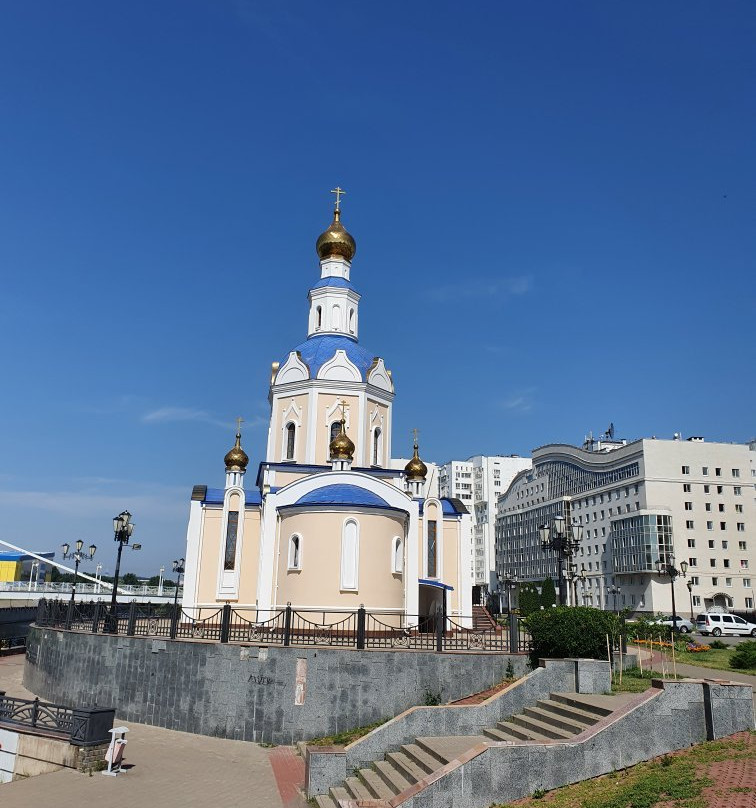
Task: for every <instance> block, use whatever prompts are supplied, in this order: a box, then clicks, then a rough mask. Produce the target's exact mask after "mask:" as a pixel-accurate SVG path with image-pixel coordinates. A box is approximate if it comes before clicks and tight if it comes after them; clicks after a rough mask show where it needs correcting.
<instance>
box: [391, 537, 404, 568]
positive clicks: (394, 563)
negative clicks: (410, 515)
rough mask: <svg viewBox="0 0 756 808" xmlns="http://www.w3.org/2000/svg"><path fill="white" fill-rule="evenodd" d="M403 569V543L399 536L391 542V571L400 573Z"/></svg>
mask: <svg viewBox="0 0 756 808" xmlns="http://www.w3.org/2000/svg"><path fill="white" fill-rule="evenodd" d="M403 570H404V545H403V542H402V540H401V539H400V538H399V536H394V538H393V540H392V542H391V572H396V573H399V574H401V573H402V572H403Z"/></svg>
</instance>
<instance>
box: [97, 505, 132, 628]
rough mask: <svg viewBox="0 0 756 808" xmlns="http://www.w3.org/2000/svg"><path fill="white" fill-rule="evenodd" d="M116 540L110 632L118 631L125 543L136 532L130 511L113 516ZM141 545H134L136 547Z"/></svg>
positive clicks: (108, 621)
mask: <svg viewBox="0 0 756 808" xmlns="http://www.w3.org/2000/svg"><path fill="white" fill-rule="evenodd" d="M113 532H114V536H113V538H114V540H115V541H117V542H118V554H117V555H116V567H115V577H114V578H113V594H112V596H111V598H110V614H109V616H108V619H107V621H106V626H105V630H106V631H107V632H108V633H110V634H117V633H118V601H117V598H118V576H119V574H120V572H121V553H122V552H123V545H124V544H128V543H129V539H130V538H131V534H132V533H133V532H134V523H133V522H132V521H131V514H130V513H129V512H128V511H123V512H122V513H119V514H118V516H115V517H113ZM137 547H139V545H136V544H135V545H134V548H135V549H136V548H137Z"/></svg>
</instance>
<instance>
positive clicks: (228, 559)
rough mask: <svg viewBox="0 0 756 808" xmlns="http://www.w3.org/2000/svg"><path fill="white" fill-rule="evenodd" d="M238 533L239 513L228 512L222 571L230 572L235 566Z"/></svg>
mask: <svg viewBox="0 0 756 808" xmlns="http://www.w3.org/2000/svg"><path fill="white" fill-rule="evenodd" d="M238 531H239V511H229V512H228V521H227V522H226V552H225V553H224V556H223V569H224V570H232V569H234V567H235V566H236V535H237V533H238Z"/></svg>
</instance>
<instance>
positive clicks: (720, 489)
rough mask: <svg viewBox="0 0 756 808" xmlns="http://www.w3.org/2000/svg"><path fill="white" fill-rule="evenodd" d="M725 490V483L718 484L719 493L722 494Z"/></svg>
mask: <svg viewBox="0 0 756 808" xmlns="http://www.w3.org/2000/svg"><path fill="white" fill-rule="evenodd" d="M723 491H724V486H723V485H718V486H717V493H718V494H721V493H722V492H723Z"/></svg>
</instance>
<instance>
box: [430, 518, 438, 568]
mask: <svg viewBox="0 0 756 808" xmlns="http://www.w3.org/2000/svg"><path fill="white" fill-rule="evenodd" d="M437 550H438V543H437V540H436V520H435V519H429V520H428V577H429V578H435V577H436V568H437V563H436V562H437Z"/></svg>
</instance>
